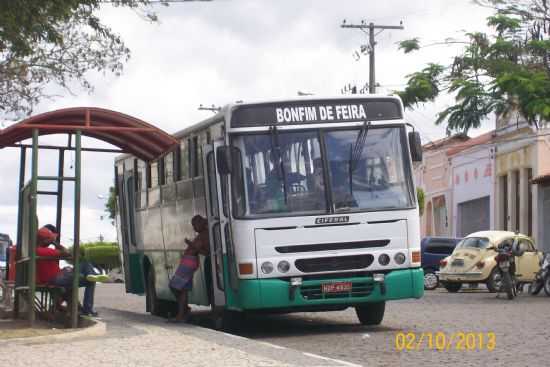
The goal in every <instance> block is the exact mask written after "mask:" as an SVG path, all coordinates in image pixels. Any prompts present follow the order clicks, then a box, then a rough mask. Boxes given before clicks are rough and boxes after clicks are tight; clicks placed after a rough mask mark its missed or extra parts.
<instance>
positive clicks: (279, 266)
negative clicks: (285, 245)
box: [277, 260, 290, 273]
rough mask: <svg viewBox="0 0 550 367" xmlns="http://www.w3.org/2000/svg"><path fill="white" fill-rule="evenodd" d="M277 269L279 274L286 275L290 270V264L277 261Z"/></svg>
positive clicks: (284, 261)
mask: <svg viewBox="0 0 550 367" xmlns="http://www.w3.org/2000/svg"><path fill="white" fill-rule="evenodd" d="M277 269H278V270H279V271H280V272H281V273H286V272H288V271H289V270H290V263H289V262H288V261H286V260H283V261H279V263H278V264H277Z"/></svg>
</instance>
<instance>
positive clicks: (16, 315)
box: [13, 147, 27, 319]
mask: <svg viewBox="0 0 550 367" xmlns="http://www.w3.org/2000/svg"><path fill="white" fill-rule="evenodd" d="M26 167H27V148H25V147H21V155H20V158H19V191H18V193H19V198H18V202H17V239H16V242H15V245H16V246H17V251H16V256H15V259H16V260H19V258H20V257H21V244H22V243H23V242H22V239H23V208H22V205H23V187H25V169H26ZM16 271H17V269H16ZM16 282H17V280H16ZM13 312H14V318H16V319H17V318H19V294H17V293H16V294H15V299H14V301H13Z"/></svg>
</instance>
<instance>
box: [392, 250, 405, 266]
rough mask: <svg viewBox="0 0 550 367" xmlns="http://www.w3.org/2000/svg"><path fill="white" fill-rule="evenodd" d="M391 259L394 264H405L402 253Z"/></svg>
mask: <svg viewBox="0 0 550 367" xmlns="http://www.w3.org/2000/svg"><path fill="white" fill-rule="evenodd" d="M393 259H394V260H395V262H396V263H397V264H399V265H401V264H403V263H404V262H405V259H406V258H405V254H404V253H402V252H398V253H396V254H395V256H394V257H393Z"/></svg>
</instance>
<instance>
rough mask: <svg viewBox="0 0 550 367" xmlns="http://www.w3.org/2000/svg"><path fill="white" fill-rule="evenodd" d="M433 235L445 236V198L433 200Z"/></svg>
mask: <svg viewBox="0 0 550 367" xmlns="http://www.w3.org/2000/svg"><path fill="white" fill-rule="evenodd" d="M433 215H434V230H435V231H434V233H435V235H436V236H441V235H447V227H448V222H447V204H446V202H445V196H438V197H435V198H434V199H433Z"/></svg>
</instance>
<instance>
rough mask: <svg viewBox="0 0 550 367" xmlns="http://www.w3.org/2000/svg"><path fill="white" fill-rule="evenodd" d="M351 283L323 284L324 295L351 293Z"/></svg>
mask: <svg viewBox="0 0 550 367" xmlns="http://www.w3.org/2000/svg"><path fill="white" fill-rule="evenodd" d="M351 286H352V285H351V282H338V283H324V284H321V292H323V293H341V292H350V291H351Z"/></svg>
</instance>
